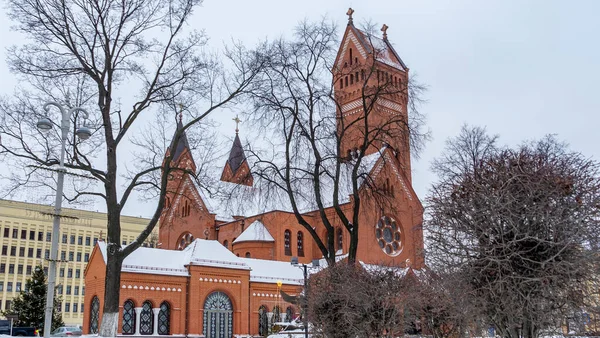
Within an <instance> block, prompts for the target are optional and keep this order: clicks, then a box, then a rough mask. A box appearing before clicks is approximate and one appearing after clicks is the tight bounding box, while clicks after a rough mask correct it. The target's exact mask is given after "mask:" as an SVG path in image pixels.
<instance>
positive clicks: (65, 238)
mask: <svg viewBox="0 0 600 338" xmlns="http://www.w3.org/2000/svg"><path fill="white" fill-rule="evenodd" d="M62 242H63V244H67V234H63V235H62Z"/></svg>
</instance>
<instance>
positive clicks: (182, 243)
mask: <svg viewBox="0 0 600 338" xmlns="http://www.w3.org/2000/svg"><path fill="white" fill-rule="evenodd" d="M193 241H194V235H192V234H190V233H189V232H188V233H185V234H184V235H182V236H181V237H179V241H177V250H183V249H185V248H186V247H187V246H188V245H190V243H192V242H193Z"/></svg>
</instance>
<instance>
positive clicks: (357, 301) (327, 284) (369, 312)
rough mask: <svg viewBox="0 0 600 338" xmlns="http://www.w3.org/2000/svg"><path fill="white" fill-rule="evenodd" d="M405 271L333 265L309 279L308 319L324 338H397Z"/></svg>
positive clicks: (405, 286) (405, 296) (403, 303)
mask: <svg viewBox="0 0 600 338" xmlns="http://www.w3.org/2000/svg"><path fill="white" fill-rule="evenodd" d="M404 272H405V269H397V268H392V267H382V266H368V267H363V266H361V265H359V264H356V265H350V264H336V265H335V266H330V267H328V268H327V269H325V270H323V271H321V272H320V273H318V274H316V275H313V276H311V278H310V283H309V292H308V318H309V321H310V322H311V323H312V324H313V325H314V326H315V329H316V330H317V331H318V332H321V333H322V334H323V335H324V336H325V337H329V338H336V337H340V338H341V337H397V336H398V335H399V334H401V333H402V331H403V327H404V322H403V321H404V319H403V313H404V311H405V306H406V304H407V299H408V294H407V293H406V291H407V290H408V285H409V283H412V282H413V281H412V280H407V279H405V275H404Z"/></svg>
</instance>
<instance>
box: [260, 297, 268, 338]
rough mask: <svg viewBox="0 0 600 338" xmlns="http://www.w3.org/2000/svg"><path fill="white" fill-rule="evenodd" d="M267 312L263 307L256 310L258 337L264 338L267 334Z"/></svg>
mask: <svg viewBox="0 0 600 338" xmlns="http://www.w3.org/2000/svg"><path fill="white" fill-rule="evenodd" d="M268 312H269V310H267V307H266V306H265V305H261V306H260V307H259V308H258V335H259V336H261V337H266V336H267V335H268V334H269V314H268Z"/></svg>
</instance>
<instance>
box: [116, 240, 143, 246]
mask: <svg viewBox="0 0 600 338" xmlns="http://www.w3.org/2000/svg"><path fill="white" fill-rule="evenodd" d="M121 244H122V245H127V241H126V240H123V241H122V242H121ZM144 244H146V243H144Z"/></svg>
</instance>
